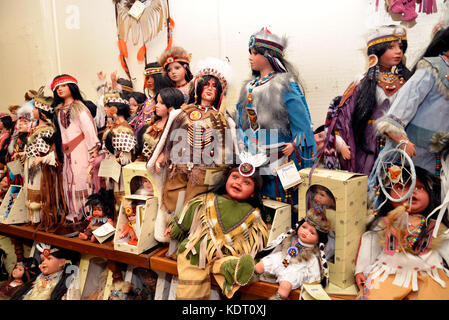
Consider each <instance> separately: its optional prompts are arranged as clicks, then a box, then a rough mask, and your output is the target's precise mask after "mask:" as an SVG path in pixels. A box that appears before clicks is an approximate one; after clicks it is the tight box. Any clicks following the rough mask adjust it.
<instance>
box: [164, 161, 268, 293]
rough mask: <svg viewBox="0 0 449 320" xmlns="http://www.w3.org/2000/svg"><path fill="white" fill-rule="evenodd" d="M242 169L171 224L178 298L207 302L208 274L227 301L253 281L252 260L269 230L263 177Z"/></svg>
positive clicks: (231, 172)
mask: <svg viewBox="0 0 449 320" xmlns="http://www.w3.org/2000/svg"><path fill="white" fill-rule="evenodd" d="M252 168H254V167H252ZM240 169H241V167H238V168H232V169H229V170H228V171H227V172H226V174H225V176H224V177H223V178H222V180H221V181H220V182H219V183H218V184H217V185H216V186H215V187H214V188H213V189H212V190H211V191H210V192H208V193H203V194H201V195H198V196H197V197H195V198H194V199H192V200H191V201H189V202H188V203H187V204H186V205H185V206H184V208H183V209H182V210H181V211H180V212H179V213H178V214H177V215H176V216H175V218H174V219H173V220H172V221H171V222H170V227H169V228H168V229H167V232H170V237H171V238H173V239H176V240H178V241H180V242H181V243H180V245H179V248H178V255H177V266H178V277H179V278H178V287H177V293H176V298H177V299H209V298H210V297H209V296H210V273H212V274H213V275H214V278H215V279H216V281H217V283H218V284H219V286H220V287H221V289H222V291H223V294H224V295H225V296H226V297H228V298H231V297H232V296H233V294H234V293H235V292H236V291H237V290H238V289H239V288H240V286H244V285H246V284H247V283H248V282H249V280H251V277H252V275H253V272H254V259H253V258H254V256H255V255H256V253H257V252H258V251H259V250H261V249H262V248H263V247H264V245H265V243H266V240H267V234H268V231H267V227H266V225H265V223H264V221H263V217H262V212H261V210H262V209H263V205H262V203H261V199H260V187H261V184H262V179H261V178H260V176H259V175H258V173H257V172H256V171H255V170H252V169H251V170H246V166H243V170H240ZM254 169H255V168H254Z"/></svg>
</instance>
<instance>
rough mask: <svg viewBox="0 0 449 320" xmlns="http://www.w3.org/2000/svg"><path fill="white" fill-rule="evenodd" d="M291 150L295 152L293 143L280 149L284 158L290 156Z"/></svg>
mask: <svg viewBox="0 0 449 320" xmlns="http://www.w3.org/2000/svg"><path fill="white" fill-rule="evenodd" d="M293 150H295V146H294V145H293V143H292V142H290V143H286V144H285V146H284V147H283V148H282V153H283V154H284V155H285V156H289V155H291V154H292V152H293Z"/></svg>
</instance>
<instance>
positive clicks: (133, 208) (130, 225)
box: [119, 200, 139, 246]
mask: <svg viewBox="0 0 449 320" xmlns="http://www.w3.org/2000/svg"><path fill="white" fill-rule="evenodd" d="M138 204H139V201H138V200H133V201H132V202H131V205H130V206H128V207H126V208H125V215H126V218H128V222H127V223H125V224H124V225H123V229H122V230H121V232H120V236H119V238H120V239H123V238H126V237H128V238H129V240H128V244H129V245H132V246H137V242H138V241H139V237H138V235H137V233H136V226H135V224H136V223H137V206H138Z"/></svg>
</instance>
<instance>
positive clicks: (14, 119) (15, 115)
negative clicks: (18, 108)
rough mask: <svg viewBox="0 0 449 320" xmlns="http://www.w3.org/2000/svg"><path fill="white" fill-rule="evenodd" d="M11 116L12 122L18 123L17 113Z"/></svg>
mask: <svg viewBox="0 0 449 320" xmlns="http://www.w3.org/2000/svg"><path fill="white" fill-rule="evenodd" d="M9 115H10V116H11V120H12V122H16V121H17V114H16V113H15V112H11V113H10V114H9Z"/></svg>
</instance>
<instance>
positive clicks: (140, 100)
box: [129, 91, 147, 104]
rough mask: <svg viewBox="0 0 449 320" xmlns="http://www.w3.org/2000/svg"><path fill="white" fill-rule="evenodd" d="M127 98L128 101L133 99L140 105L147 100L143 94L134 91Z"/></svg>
mask: <svg viewBox="0 0 449 320" xmlns="http://www.w3.org/2000/svg"><path fill="white" fill-rule="evenodd" d="M129 98H130V99H131V98H134V100H136V102H137V104H142V103H144V102H145V100H146V99H147V96H146V95H145V94H143V93H142V92H137V91H134V92H132V93H131V95H130V97H129Z"/></svg>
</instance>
